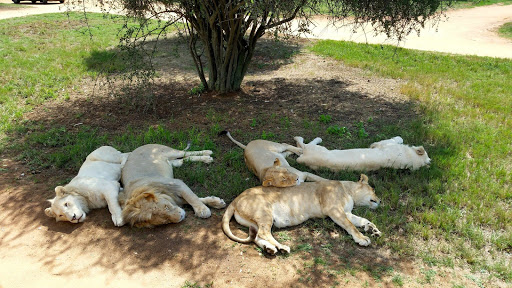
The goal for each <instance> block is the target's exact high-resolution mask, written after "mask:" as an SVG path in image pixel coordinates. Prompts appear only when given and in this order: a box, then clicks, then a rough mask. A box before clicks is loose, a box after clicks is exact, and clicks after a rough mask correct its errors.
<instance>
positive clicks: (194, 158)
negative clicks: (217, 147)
mask: <svg viewBox="0 0 512 288" xmlns="http://www.w3.org/2000/svg"><path fill="white" fill-rule="evenodd" d="M183 160H185V161H190V162H203V163H212V162H213V158H212V157H211V156H185V157H184V158H183Z"/></svg>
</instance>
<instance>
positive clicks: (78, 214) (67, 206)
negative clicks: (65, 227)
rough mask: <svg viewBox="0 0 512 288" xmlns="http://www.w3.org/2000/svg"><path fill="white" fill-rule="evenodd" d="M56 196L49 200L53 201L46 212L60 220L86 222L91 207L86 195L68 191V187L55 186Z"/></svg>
mask: <svg viewBox="0 0 512 288" xmlns="http://www.w3.org/2000/svg"><path fill="white" fill-rule="evenodd" d="M55 194H56V196H55V198H53V199H50V200H48V201H49V202H50V203H51V206H50V207H49V208H46V209H45V210H44V213H45V214H46V215H47V216H49V217H52V218H55V220H56V221H57V222H59V221H69V222H71V223H81V222H84V220H85V217H86V216H87V212H89V209H88V207H87V201H86V200H85V198H84V197H82V196H80V195H78V194H76V193H73V191H68V190H67V189H66V187H62V186H57V187H55Z"/></svg>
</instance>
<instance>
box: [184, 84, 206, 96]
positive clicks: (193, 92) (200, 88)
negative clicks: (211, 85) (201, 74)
mask: <svg viewBox="0 0 512 288" xmlns="http://www.w3.org/2000/svg"><path fill="white" fill-rule="evenodd" d="M204 91H206V89H205V88H204V85H203V84H202V83H201V84H199V85H197V86H195V87H194V88H192V89H190V90H189V91H188V94H189V95H199V94H201V93H203V92H204Z"/></svg>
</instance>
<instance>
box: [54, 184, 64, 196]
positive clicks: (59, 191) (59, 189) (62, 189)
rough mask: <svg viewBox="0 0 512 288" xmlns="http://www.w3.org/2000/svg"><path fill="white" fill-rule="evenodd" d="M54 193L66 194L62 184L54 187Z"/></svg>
mask: <svg viewBox="0 0 512 288" xmlns="http://www.w3.org/2000/svg"><path fill="white" fill-rule="evenodd" d="M55 195H57V197H63V196H64V195H66V189H64V187H62V186H57V187H55Z"/></svg>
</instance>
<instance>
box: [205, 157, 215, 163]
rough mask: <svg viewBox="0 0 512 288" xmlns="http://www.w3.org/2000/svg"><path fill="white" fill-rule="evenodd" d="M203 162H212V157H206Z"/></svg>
mask: <svg viewBox="0 0 512 288" xmlns="http://www.w3.org/2000/svg"><path fill="white" fill-rule="evenodd" d="M203 162H204V163H212V162H213V158H212V157H206V158H205V159H204V160H203Z"/></svg>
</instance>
